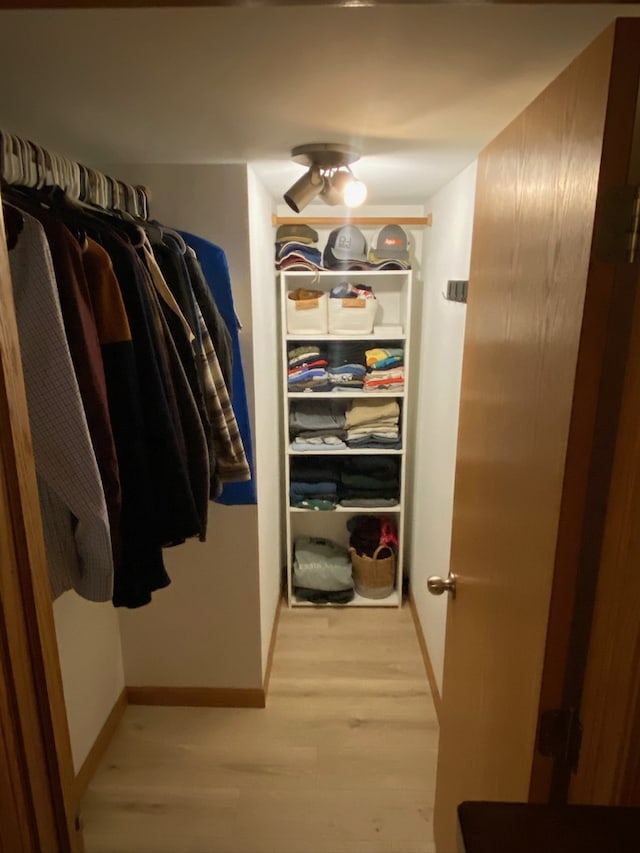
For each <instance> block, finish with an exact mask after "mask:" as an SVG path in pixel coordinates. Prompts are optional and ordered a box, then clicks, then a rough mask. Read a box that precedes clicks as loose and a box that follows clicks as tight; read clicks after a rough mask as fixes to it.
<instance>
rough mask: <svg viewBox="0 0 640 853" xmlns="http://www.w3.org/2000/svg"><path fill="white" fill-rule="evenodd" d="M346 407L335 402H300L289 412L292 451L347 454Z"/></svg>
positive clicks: (292, 406) (296, 402)
mask: <svg viewBox="0 0 640 853" xmlns="http://www.w3.org/2000/svg"><path fill="white" fill-rule="evenodd" d="M346 435H347V433H346V429H345V405H344V403H342V404H341V403H337V402H334V401H333V400H299V401H298V400H296V401H295V402H292V403H291V407H290V409H289V436H290V438H291V449H292V450H296V451H309V450H344V449H345V448H346V446H347V445H346V444H345V442H344V439H345V438H346Z"/></svg>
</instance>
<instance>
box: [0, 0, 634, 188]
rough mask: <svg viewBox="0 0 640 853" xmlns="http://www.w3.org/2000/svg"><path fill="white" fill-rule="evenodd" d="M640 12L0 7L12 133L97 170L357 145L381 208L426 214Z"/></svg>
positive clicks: (279, 162)
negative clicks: (445, 188)
mask: <svg viewBox="0 0 640 853" xmlns="http://www.w3.org/2000/svg"><path fill="white" fill-rule="evenodd" d="M617 15H634V16H635V15H640V5H638V4H633V5H620V6H617V5H602V6H600V5H585V6H581V5H566V6H548V5H545V6H521V5H519V6H505V5H500V6H495V5H490V6H487V5H474V6H465V5H413V4H412V5H406V6H402V5H401V6H398V5H394V6H377V7H357V6H356V7H351V8H344V7H331V8H330V7H324V8H323V7H321V6H315V5H314V6H306V7H305V6H304V4H299V5H297V6H295V5H294V6H279V7H264V6H256V7H243V8H228V7H227V8H224V7H223V8H209V9H206V8H205V9H184V8H183V9H129V10H113V9H112V10H95V11H73V10H72V11H2V12H0V68H1V74H0V128H2V129H5V130H8V131H11V132H14V133H17V134H19V135H23V136H26V137H28V138H31V139H34V140H36V141H38V142H39V143H40V144H41V145H43V146H45V147H47V148H50V149H51V150H54V151H58V152H60V153H63V154H67V155H69V156H71V157H74V158H76V159H79V160H82V161H84V162H86V163H87V164H89V165H94V166H97V167H99V166H100V165H101V164H105V163H110V164H117V163H138V162H148V163H238V162H251V163H253V164H254V166H255V168H256V170H257V171H258V173H259V175H260V176H261V177H262V179H263V181H264V182H265V184H266V185H267V187H268V188H269V189H270V191H271V192H272V194H273V195H274V197H279V196H281V194H282V192H283V191H284V190H285V189H286V188H287V187H288V186H289V184H291V183H292V182H293V181H294V180H295V179H296V178H297V177H298V176H299V175H300V174H301V173H302V168H301V167H300V166H297V165H295V164H294V163H292V162H290V161H289V159H288V157H289V151H290V149H291V147H293V146H294V145H299V144H302V143H306V142H319V141H320V142H348V143H352V144H355V145H356V146H358V147H359V148H360V150H361V151H362V159H361V160H360V161H359V162H358V163H357V164H356V166H355V167H354V171H355V172H356V173H357V175H358V177H361V178H363V179H364V180H365V181H366V182H367V183H368V185H369V201H370V202H371V203H373V204H391V203H406V204H409V203H412V204H422V203H424V202H425V201H426V199H427V198H428V197H429V196H430V195H431V194H432V193H433V192H434V191H435V190H437V189H438V188H439V187H440V186H442V185H443V184H445V183H446V182H447V181H448V180H449V179H451V178H452V177H453V176H454V175H456V174H457V173H458V172H459V171H460V170H461V169H463V168H464V167H465V166H466V165H467V164H468V163H470V162H471V161H472V160H473V159H475V157H476V155H477V153H478V152H479V150H480V149H481V148H482V147H483V146H484V145H485V144H486V143H487V142H489V141H490V140H491V139H492V138H493V137H494V136H495V135H496V134H497V133H498V132H499V131H500V130H501V129H502V128H503V127H504V126H505V125H506V124H508V122H509V121H510V120H511V119H512V118H513V117H514V116H515V115H517V113H518V112H519V111H520V110H521V109H522V108H523V107H525V106H526V105H527V104H528V103H529V102H530V101H531V100H532V99H533V98H534V97H535V96H536V95H537V94H538V92H540V91H541V90H542V89H543V88H544V86H545V85H546V84H547V83H548V82H549V81H550V80H552V79H553V78H554V77H555V76H556V75H557V74H558V73H559V72H560V71H561V70H562V68H563V67H564V66H565V65H567V64H568V63H569V62H570V61H571V59H572V58H573V57H574V56H575V55H576V54H577V53H578V52H579V51H580V50H581V49H582V48H583V47H585V46H586V45H587V44H588V43H589V41H591V40H592V39H593V38H594V37H595V36H596V35H597V34H598V33H599V32H600V31H601V30H602V29H604V27H605V26H606V25H607V24H608V23H609V22H610V21H611V20H613V19H614V18H615V17H616V16H617Z"/></svg>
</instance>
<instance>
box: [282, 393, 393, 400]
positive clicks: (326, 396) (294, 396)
mask: <svg viewBox="0 0 640 853" xmlns="http://www.w3.org/2000/svg"><path fill="white" fill-rule="evenodd" d="M287 397H288V398H289V399H290V400H315V399H317V400H340V399H342V398H343V397H344V399H345V400H354V399H362V397H367V398H372V397H373V398H376V397H395V398H396V399H400V398H402V397H404V391H289V392H288V393H287Z"/></svg>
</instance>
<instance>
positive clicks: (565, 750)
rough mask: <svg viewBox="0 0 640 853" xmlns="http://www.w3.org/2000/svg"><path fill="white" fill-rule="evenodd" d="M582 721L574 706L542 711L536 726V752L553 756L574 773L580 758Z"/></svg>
mask: <svg viewBox="0 0 640 853" xmlns="http://www.w3.org/2000/svg"><path fill="white" fill-rule="evenodd" d="M581 742H582V723H581V722H580V719H579V717H578V712H577V711H576V709H575V708H558V709H554V710H553V711H543V713H542V715H541V716H540V724H539V726H538V752H539V753H540V755H545V756H547V757H549V758H555V759H558V760H560V761H562V762H563V763H564V764H566V765H568V767H569V768H570V769H571V770H572V771H573V772H574V773H575V771H576V770H577V769H578V761H579V759H580V744H581Z"/></svg>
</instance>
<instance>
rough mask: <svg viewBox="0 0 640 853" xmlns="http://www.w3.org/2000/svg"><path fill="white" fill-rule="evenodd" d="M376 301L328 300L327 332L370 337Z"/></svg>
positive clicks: (374, 317)
mask: <svg viewBox="0 0 640 853" xmlns="http://www.w3.org/2000/svg"><path fill="white" fill-rule="evenodd" d="M377 310H378V300H377V299H375V297H374V298H369V299H336V298H333V299H329V332H330V334H332V335H360V334H362V335H370V334H371V332H372V331H373V324H374V322H375V319H376V312H377Z"/></svg>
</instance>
